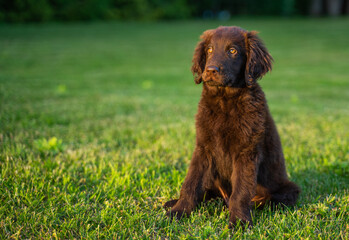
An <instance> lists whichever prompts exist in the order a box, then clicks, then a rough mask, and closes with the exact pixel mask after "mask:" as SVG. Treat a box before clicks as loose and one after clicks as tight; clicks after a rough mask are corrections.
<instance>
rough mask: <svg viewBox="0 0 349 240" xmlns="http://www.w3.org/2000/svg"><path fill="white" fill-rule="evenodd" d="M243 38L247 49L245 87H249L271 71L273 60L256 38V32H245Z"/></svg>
mask: <svg viewBox="0 0 349 240" xmlns="http://www.w3.org/2000/svg"><path fill="white" fill-rule="evenodd" d="M245 38H246V47H247V61H246V70H245V81H246V85H247V86H248V87H251V86H252V85H253V84H254V83H255V82H256V81H257V79H259V78H261V77H263V76H264V74H266V73H267V72H268V71H270V70H271V68H272V61H273V58H272V57H271V56H270V54H269V53H268V50H267V49H266V47H265V46H264V44H263V41H262V40H261V39H260V38H259V37H258V36H257V32H255V31H252V32H247V33H246V36H245Z"/></svg>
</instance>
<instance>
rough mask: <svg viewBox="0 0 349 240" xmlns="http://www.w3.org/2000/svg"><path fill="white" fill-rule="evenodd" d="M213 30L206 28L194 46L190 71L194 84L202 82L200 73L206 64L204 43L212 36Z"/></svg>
mask: <svg viewBox="0 0 349 240" xmlns="http://www.w3.org/2000/svg"><path fill="white" fill-rule="evenodd" d="M213 31H214V30H207V31H205V32H204V33H203V34H202V35H201V36H200V39H202V40H201V41H200V42H199V43H198V44H197V46H196V48H195V50H194V56H193V60H192V63H193V65H192V67H191V71H192V73H193V75H194V80H195V83H196V84H199V83H201V82H202V73H203V72H204V69H205V65H206V44H207V41H208V39H209V38H210V37H211V36H212V34H213Z"/></svg>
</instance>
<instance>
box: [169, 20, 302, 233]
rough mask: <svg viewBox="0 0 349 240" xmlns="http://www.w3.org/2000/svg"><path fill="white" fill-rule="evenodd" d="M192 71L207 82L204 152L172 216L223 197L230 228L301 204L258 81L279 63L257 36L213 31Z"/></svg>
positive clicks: (199, 139) (200, 147)
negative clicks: (256, 213)
mask: <svg viewBox="0 0 349 240" xmlns="http://www.w3.org/2000/svg"><path fill="white" fill-rule="evenodd" d="M201 39H202V41H200V42H199V43H198V45H197V47H196V49H195V52H194V57H193V66H192V72H193V74H194V75H195V82H196V83H197V84H199V83H201V82H203V90H202V95H201V100H200V102H199V107H198V113H197V115H196V146H195V150H194V153H193V157H192V160H191V163H190V166H189V170H188V174H187V176H186V178H185V180H184V183H183V186H182V189H181V192H180V197H179V199H175V200H171V201H168V202H167V203H165V205H164V207H165V208H170V209H169V211H168V212H167V215H168V216H170V217H174V216H176V217H177V218H180V217H182V216H183V215H188V214H190V213H191V212H192V211H193V210H194V209H195V207H196V206H197V205H198V204H199V203H200V202H202V201H203V200H208V199H211V198H215V197H222V198H223V199H224V200H225V203H226V205H227V206H228V208H229V213H230V221H229V226H230V227H233V226H235V225H236V223H237V220H238V219H240V220H241V222H242V223H243V224H249V225H250V226H251V225H252V221H251V212H250V210H251V206H253V205H257V206H263V205H265V204H266V203H271V204H273V205H274V204H279V203H282V204H284V205H287V206H290V205H293V204H295V202H296V200H297V197H298V194H299V192H300V189H299V187H298V186H297V185H296V184H295V183H293V182H291V181H289V180H288V177H287V173H286V168H285V159H284V156H283V152H282V147H281V143H280V138H279V135H278V132H277V130H276V127H275V123H274V121H273V119H272V117H271V115H270V112H269V109H268V105H267V101H266V99H265V96H264V93H263V91H262V89H261V87H260V86H259V84H258V83H257V79H259V78H261V77H262V76H263V75H264V74H266V73H267V72H268V71H270V70H271V67H272V57H271V56H270V55H269V53H268V51H267V49H266V48H265V47H264V44H263V42H262V41H261V40H260V39H259V38H258V36H257V35H256V32H253V31H252V32H248V31H246V30H243V29H241V28H239V27H219V28H217V29H214V30H208V31H205V32H204V33H203V34H202V36H201Z"/></svg>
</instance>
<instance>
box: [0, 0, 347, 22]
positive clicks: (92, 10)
mask: <svg viewBox="0 0 349 240" xmlns="http://www.w3.org/2000/svg"><path fill="white" fill-rule="evenodd" d="M348 12H349V0H213V1H212V0H203V1H199V0H167V1H165V0H0V21H1V22H42V21H75V20H98V19H100V20H104V19H118V20H125V19H129V20H158V19H184V18H221V19H228V18H229V17H231V16H234V15H264V16H265V15H268V16H295V15H296V16H297V15H312V16H326V15H331V16H338V15H347V14H348Z"/></svg>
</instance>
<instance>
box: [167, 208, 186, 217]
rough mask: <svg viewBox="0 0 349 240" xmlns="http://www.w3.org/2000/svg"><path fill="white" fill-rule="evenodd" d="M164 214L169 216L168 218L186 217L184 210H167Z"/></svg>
mask: <svg viewBox="0 0 349 240" xmlns="http://www.w3.org/2000/svg"><path fill="white" fill-rule="evenodd" d="M166 216H167V217H169V218H170V219H178V220H179V219H181V218H182V217H186V216H187V213H186V212H185V211H181V210H172V209H171V210H169V211H167V213H166Z"/></svg>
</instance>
